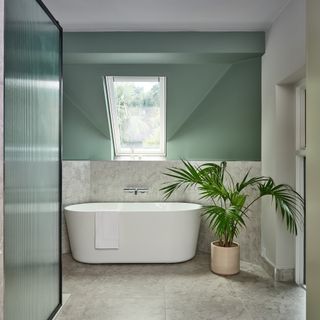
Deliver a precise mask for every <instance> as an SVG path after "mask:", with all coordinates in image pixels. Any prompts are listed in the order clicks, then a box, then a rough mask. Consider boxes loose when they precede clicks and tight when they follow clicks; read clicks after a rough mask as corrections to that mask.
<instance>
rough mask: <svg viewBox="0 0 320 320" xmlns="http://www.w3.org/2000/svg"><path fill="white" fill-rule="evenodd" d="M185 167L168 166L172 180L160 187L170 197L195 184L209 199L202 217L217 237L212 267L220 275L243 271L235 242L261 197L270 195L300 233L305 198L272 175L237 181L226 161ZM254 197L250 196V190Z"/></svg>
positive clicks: (289, 223) (294, 231)
mask: <svg viewBox="0 0 320 320" xmlns="http://www.w3.org/2000/svg"><path fill="white" fill-rule="evenodd" d="M182 163H183V167H182V168H177V167H174V168H169V169H168V172H166V173H164V174H165V175H166V176H168V177H170V178H172V179H173V181H170V182H167V183H166V184H165V186H164V187H163V188H161V190H162V191H163V192H164V196H165V198H166V199H168V198H169V197H170V196H171V194H172V193H173V192H175V191H176V190H178V189H180V188H184V189H188V188H190V187H196V188H197V189H198V191H199V194H200V196H201V199H205V200H208V201H209V205H206V206H204V208H203V216H204V217H205V219H206V221H207V222H208V225H209V227H210V229H211V230H212V231H213V233H214V234H215V235H216V236H217V238H218V240H217V241H214V242H212V243H211V270H212V271H213V272H214V273H217V274H220V275H233V274H237V273H239V271H240V246H239V244H238V243H236V242H235V241H234V239H235V238H236V237H237V236H238V235H239V233H240V231H241V229H242V228H244V227H245V226H246V221H247V219H248V217H249V214H250V208H251V206H252V205H253V204H254V203H255V202H256V201H258V200H259V199H260V198H262V197H265V196H270V197H271V199H272V200H273V201H272V203H273V204H274V205H275V208H276V211H277V212H278V213H279V214H280V215H281V216H282V219H283V220H284V221H285V223H286V226H287V228H288V230H289V231H290V232H292V233H295V234H296V233H297V229H298V226H299V225H301V224H302V223H303V210H304V201H303V198H302V197H301V196H300V195H299V194H298V193H297V192H296V191H295V190H294V189H293V188H292V187H291V186H289V185H287V184H278V185H277V184H275V182H274V180H273V179H272V178H270V177H264V176H261V177H249V173H250V170H249V171H248V172H247V173H246V174H245V176H244V177H243V179H242V181H240V182H235V181H234V179H233V178H232V175H231V174H230V173H229V172H228V170H227V163H226V162H221V164H220V165H218V164H215V163H206V164H203V165H200V166H196V165H192V164H191V163H190V162H188V161H184V160H182ZM249 189H251V190H254V191H255V196H254V198H253V199H249V196H248V190H249Z"/></svg>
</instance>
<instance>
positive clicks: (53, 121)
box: [4, 0, 62, 320]
mask: <svg viewBox="0 0 320 320" xmlns="http://www.w3.org/2000/svg"><path fill="white" fill-rule="evenodd" d="M61 34H62V33H61V30H60V27H59V25H58V24H57V23H56V22H55V20H54V19H53V17H52V16H51V15H50V14H49V12H48V11H47V10H46V8H45V7H44V6H43V5H42V3H41V2H39V1H36V0H7V1H6V2H5V82H4V83H5V101H4V102H5V125H4V134H5V141H4V142H5V147H4V157H5V167H4V168H5V171H4V175H5V192H4V203H5V204H4V211H5V214H4V219H5V221H4V226H5V229H4V233H5V236H4V241H5V243H4V246H5V252H4V259H5V270H4V271H5V307H4V315H5V320H46V319H50V318H51V317H52V316H53V314H54V313H55V311H56V310H57V309H58V308H59V306H60V304H61V260H60V259H61V255H60V251H61V250H60V211H61V210H60V203H61V190H60V189H61V174H60V172H61V152H60V114H61V111H60V109H61V94H60V93H61Z"/></svg>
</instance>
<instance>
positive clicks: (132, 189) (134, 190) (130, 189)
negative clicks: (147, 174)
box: [123, 187, 149, 196]
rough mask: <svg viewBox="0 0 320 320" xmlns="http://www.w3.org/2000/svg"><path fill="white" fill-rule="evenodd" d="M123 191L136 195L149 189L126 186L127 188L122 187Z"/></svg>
mask: <svg viewBox="0 0 320 320" xmlns="http://www.w3.org/2000/svg"><path fill="white" fill-rule="evenodd" d="M123 191H124V192H127V193H133V194H134V195H135V196H136V195H137V194H138V193H147V192H148V191H149V189H148V188H138V187H127V188H124V189H123Z"/></svg>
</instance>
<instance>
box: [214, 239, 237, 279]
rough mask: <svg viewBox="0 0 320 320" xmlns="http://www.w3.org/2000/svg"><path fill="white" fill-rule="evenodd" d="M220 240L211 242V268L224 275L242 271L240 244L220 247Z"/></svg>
mask: <svg viewBox="0 0 320 320" xmlns="http://www.w3.org/2000/svg"><path fill="white" fill-rule="evenodd" d="M217 244H218V242H211V270H212V272H214V273H216V274H219V275H222V276H231V275H234V274H237V273H239V272H240V245H239V243H236V242H234V246H233V247H220V246H219V245H217Z"/></svg>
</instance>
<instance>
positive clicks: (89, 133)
mask: <svg viewBox="0 0 320 320" xmlns="http://www.w3.org/2000/svg"><path fill="white" fill-rule="evenodd" d="M110 150H111V146H110V140H109V139H108V138H107V137H106V136H105V135H103V134H102V133H101V132H100V131H99V130H98V129H97V128H96V127H95V126H94V125H93V124H92V123H91V122H90V121H89V120H88V119H87V117H86V116H85V115H84V114H83V113H82V112H81V111H80V110H79V109H77V108H76V107H75V106H74V104H73V103H72V102H71V101H70V100H69V99H67V98H66V97H65V98H64V111H63V159H64V160H79V159H81V160H93V159H94V160H105V159H110Z"/></svg>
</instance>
